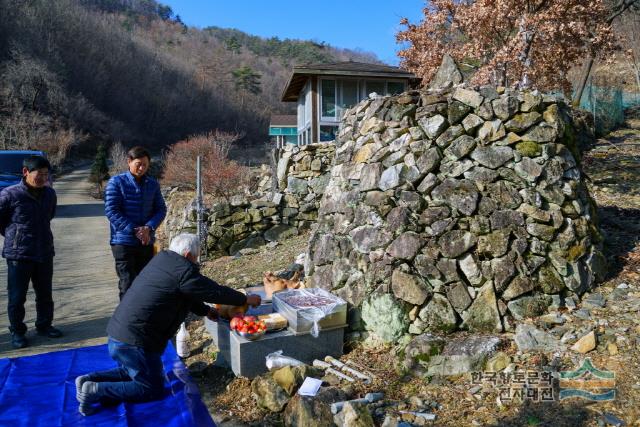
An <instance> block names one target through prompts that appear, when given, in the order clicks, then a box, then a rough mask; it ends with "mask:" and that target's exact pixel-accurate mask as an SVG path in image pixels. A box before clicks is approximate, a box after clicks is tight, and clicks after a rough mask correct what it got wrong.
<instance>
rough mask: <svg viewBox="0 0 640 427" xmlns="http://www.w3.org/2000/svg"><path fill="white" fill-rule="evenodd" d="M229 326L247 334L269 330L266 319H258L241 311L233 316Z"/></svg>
mask: <svg viewBox="0 0 640 427" xmlns="http://www.w3.org/2000/svg"><path fill="white" fill-rule="evenodd" d="M229 327H230V328H231V329H234V330H236V331H238V332H244V333H247V334H255V333H259V332H264V331H266V330H267V324H266V323H265V322H264V321H262V320H258V319H257V318H256V317H255V316H249V315H246V316H243V315H242V314H240V313H238V314H236V315H235V316H233V318H231V321H230V322H229Z"/></svg>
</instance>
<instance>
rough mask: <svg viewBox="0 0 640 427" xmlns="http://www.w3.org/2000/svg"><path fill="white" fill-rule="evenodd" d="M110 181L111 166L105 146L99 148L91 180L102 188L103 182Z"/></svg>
mask: <svg viewBox="0 0 640 427" xmlns="http://www.w3.org/2000/svg"><path fill="white" fill-rule="evenodd" d="M107 179H109V166H108V165H107V149H106V147H105V146H104V144H100V145H99V146H98V152H97V153H96V157H95V159H94V161H93V165H92V166H91V174H90V175H89V180H90V181H91V182H93V183H96V184H98V186H99V187H101V186H102V182H103V181H106V180H107Z"/></svg>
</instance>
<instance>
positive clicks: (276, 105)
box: [0, 0, 376, 158]
mask: <svg viewBox="0 0 640 427" xmlns="http://www.w3.org/2000/svg"><path fill="white" fill-rule="evenodd" d="M0 10H2V13H1V14H0V141H1V142H2V145H0V147H1V148H5V149H6V148H18V147H39V148H44V149H46V150H48V151H49V152H50V153H52V155H54V157H55V152H56V151H59V156H58V157H60V158H62V157H64V154H65V153H66V150H67V149H68V147H69V146H70V145H74V144H75V145H78V144H79V143H84V145H85V146H89V147H92V146H94V145H95V143H96V142H99V141H107V142H111V141H115V140H121V141H123V142H124V143H125V145H131V144H134V143H144V144H147V145H150V146H153V147H157V148H161V147H163V146H165V145H167V144H171V143H173V142H175V141H177V140H180V139H182V138H184V137H186V136H187V135H191V134H194V133H200V132H204V131H207V130H210V129H213V128H218V129H222V130H227V131H238V132H241V133H243V134H245V135H246V137H245V138H244V139H243V141H242V143H243V144H260V143H262V142H264V141H265V139H266V130H267V125H268V120H269V116H270V114H271V112H277V113H287V112H292V111H293V107H292V106H288V105H285V104H283V103H281V102H279V98H280V93H281V91H282V88H283V86H284V84H285V82H286V79H287V77H288V73H289V71H290V69H291V66H292V65H294V64H298V63H305V62H326V61H336V60H347V59H353V60H358V61H369V62H374V61H376V58H375V56H374V55H372V54H369V53H363V52H357V51H349V50H344V49H338V48H334V47H331V46H328V45H326V44H323V43H316V42H311V41H303V40H279V39H277V38H271V39H263V38H260V37H256V36H251V35H249V34H246V33H243V32H241V31H238V30H231V29H222V28H217V27H209V28H206V29H204V30H200V29H195V28H190V27H187V26H186V25H184V24H183V23H182V21H181V20H180V18H179V16H175V15H174V14H173V12H172V11H171V9H170V8H169V7H168V6H163V5H161V4H160V3H157V2H155V1H153V0H56V1H54V2H51V1H47V0H34V1H30V2H23V1H19V0H0ZM80 145H82V144H80Z"/></svg>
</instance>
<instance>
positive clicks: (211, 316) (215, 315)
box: [207, 307, 220, 322]
mask: <svg viewBox="0 0 640 427" xmlns="http://www.w3.org/2000/svg"><path fill="white" fill-rule="evenodd" d="M219 318H220V315H219V314H218V310H216V309H215V308H213V307H209V312H208V313H207V319H209V320H211V321H212V322H217V321H218V319H219Z"/></svg>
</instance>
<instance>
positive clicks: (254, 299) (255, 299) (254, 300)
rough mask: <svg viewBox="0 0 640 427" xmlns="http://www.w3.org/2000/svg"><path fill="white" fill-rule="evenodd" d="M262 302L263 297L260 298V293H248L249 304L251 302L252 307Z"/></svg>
mask: <svg viewBox="0 0 640 427" xmlns="http://www.w3.org/2000/svg"><path fill="white" fill-rule="evenodd" d="M261 303H262V298H260V295H254V294H251V295H247V304H249V305H250V306H251V307H257V306H259V305H260V304H261Z"/></svg>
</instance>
